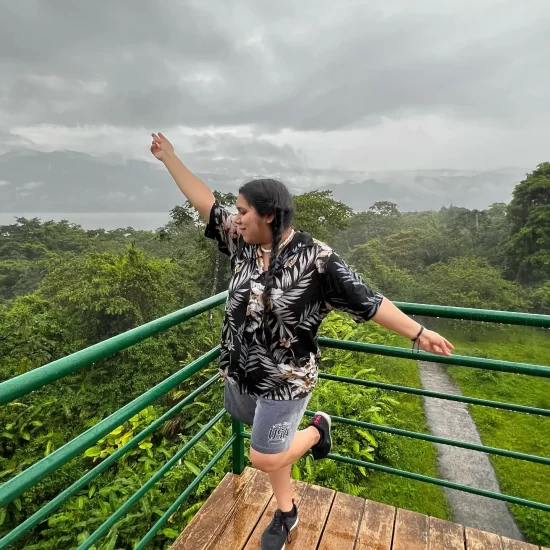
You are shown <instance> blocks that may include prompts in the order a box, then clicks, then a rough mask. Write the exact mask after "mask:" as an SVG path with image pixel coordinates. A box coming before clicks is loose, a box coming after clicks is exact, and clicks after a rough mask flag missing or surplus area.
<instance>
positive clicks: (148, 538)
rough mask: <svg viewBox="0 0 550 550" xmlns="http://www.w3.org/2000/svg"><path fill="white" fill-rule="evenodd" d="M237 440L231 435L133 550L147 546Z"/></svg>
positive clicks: (139, 549) (140, 549)
mask: <svg viewBox="0 0 550 550" xmlns="http://www.w3.org/2000/svg"><path fill="white" fill-rule="evenodd" d="M235 439H237V436H236V435H232V436H231V437H230V438H229V439H228V440H227V442H226V443H225V445H224V446H223V447H222V448H221V449H220V450H219V451H218V452H217V453H216V454H215V455H214V456H213V457H212V460H210V462H209V463H208V464H207V465H206V466H205V467H204V469H203V470H202V472H201V473H200V474H199V475H198V476H197V477H196V478H195V479H194V480H193V481H192V482H191V483H190V484H189V486H188V487H187V489H185V491H184V492H183V493H182V494H181V495H180V496H179V497H178V498H177V499H176V500H175V501H174V503H173V504H172V505H171V506H170V508H168V510H166V512H164V514H163V515H162V516H161V517H160V518H159V519H158V521H157V522H156V523H155V525H153V527H151V529H150V530H149V531H148V532H147V534H146V535H145V536H144V537H143V538H142V539H141V540H140V541H139V544H137V546H135V547H134V550H142V549H143V548H145V547H146V546H147V544H148V543H149V542H150V541H151V539H152V538H153V537H154V536H155V534H156V532H157V531H158V530H159V529H160V528H161V527H162V526H163V525H164V524H165V523H166V522H167V521H168V520H169V519H170V517H171V516H172V514H174V513H175V512H176V511H177V509H178V508H179V507H180V506H181V505H182V504H183V503H184V502H185V500H186V499H187V498H189V495H190V494H191V493H192V492H193V491H194V490H195V489H196V487H197V485H198V484H199V483H200V482H201V481H202V480H203V478H204V477H205V476H206V474H208V472H210V470H212V468H213V467H214V466H215V464H216V462H218V460H220V458H221V457H222V456H223V455H224V454H225V453H226V452H227V450H228V449H229V448H230V447H231V445H232V444H233V441H235Z"/></svg>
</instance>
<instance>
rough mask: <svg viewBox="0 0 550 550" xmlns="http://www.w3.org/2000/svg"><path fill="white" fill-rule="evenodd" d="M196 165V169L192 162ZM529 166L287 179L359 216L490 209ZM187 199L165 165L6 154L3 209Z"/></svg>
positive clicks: (221, 186)
mask: <svg viewBox="0 0 550 550" xmlns="http://www.w3.org/2000/svg"><path fill="white" fill-rule="evenodd" d="M216 162H217V161H216V160H215V159H213V160H212V169H211V170H197V174H198V175H199V176H200V177H201V178H202V179H203V180H204V181H205V182H207V183H208V185H209V186H210V187H212V188H214V189H217V190H218V191H221V192H229V191H231V192H233V193H236V192H237V190H238V187H239V185H240V184H242V183H243V182H245V181H247V180H248V179H250V175H249V174H248V173H246V171H245V170H244V168H243V169H242V170H239V169H238V168H233V169H232V170H227V169H223V170H220V169H219V167H218V166H216ZM190 168H191V169H192V170H193V166H192V164H191V165H190ZM528 171H529V170H528V169H525V168H517V167H512V168H501V169H496V170H492V171H483V172H481V171H472V170H408V171H385V172H358V171H345V170H330V171H322V170H310V171H308V170H307V169H304V168H303V167H302V168H301V170H300V173H299V174H296V177H295V181H298V182H299V186H297V185H296V184H294V185H293V172H292V167H288V169H287V170H285V172H284V173H273V174H271V175H272V176H273V177H280V178H281V179H283V181H285V182H286V183H287V185H288V186H289V187H290V188H291V190H292V191H293V192H295V193H300V192H305V191H309V190H311V189H315V188H319V189H330V190H332V192H333V195H334V197H335V198H336V199H337V200H340V201H342V202H344V203H346V204H348V205H349V206H351V207H352V208H353V209H354V210H355V211H362V210H366V209H368V208H369V206H371V205H372V204H373V203H374V202H376V201H391V202H394V203H396V204H397V205H398V207H399V209H400V210H401V211H418V210H429V209H438V208H440V207H442V206H448V205H451V204H453V205H456V206H464V207H467V208H480V209H481V208H486V207H487V206H489V205H490V204H492V203H495V202H509V200H510V198H511V193H512V190H513V189H514V187H515V185H517V184H518V183H519V182H520V181H521V180H522V179H523V178H524V177H525V174H526V173H527V172H528ZM182 202H183V198H182V195H181V193H180V192H179V190H178V189H177V187H176V186H175V185H174V183H173V182H172V179H171V177H170V175H169V174H168V173H167V172H166V170H165V169H164V168H163V167H162V165H161V164H160V163H158V164H156V163H154V162H147V161H143V160H124V159H122V158H119V157H116V156H108V157H95V156H91V155H87V154H84V153H76V152H72V151H54V152H40V151H34V150H31V149H22V150H19V151H13V152H10V153H5V154H3V155H0V212H2V213H15V214H17V213H19V212H26V213H32V212H40V213H48V212H72V213H90V212H168V211H169V210H170V209H171V208H173V207H174V206H175V205H176V204H181V203H182Z"/></svg>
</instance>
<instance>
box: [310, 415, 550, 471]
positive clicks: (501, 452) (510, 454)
mask: <svg viewBox="0 0 550 550" xmlns="http://www.w3.org/2000/svg"><path fill="white" fill-rule="evenodd" d="M305 414H306V415H307V416H315V413H314V412H313V411H306V412H305ZM330 417H331V418H332V420H334V422H338V423H340V424H348V425H349V426H357V427H358V428H367V429H369V430H375V431H377V432H385V433H389V434H393V435H400V436H404V437H410V438H411V439H419V440H421V441H429V442H431V443H439V444H442V445H450V446H452V447H460V448H462V449H470V450H471V451H479V452H481V453H489V454H493V455H498V456H505V457H507V458H515V459H518V460H525V461H527V462H536V463H537V464H546V465H550V458H546V457H544V456H537V455H530V454H526V453H519V452H517V451H508V450H507V449H499V448H496V447H487V446H486V445H478V444H477V443H467V442H466V441H458V440H456V439H446V438H444V437H438V436H436V435H429V434H423V433H420V432H410V431H409V430H401V429H399V428H392V427H390V426H381V425H380V424H373V423H372V422H363V421H361V420H352V419H350V418H344V417H342V416H333V415H330Z"/></svg>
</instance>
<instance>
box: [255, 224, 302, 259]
mask: <svg viewBox="0 0 550 550" xmlns="http://www.w3.org/2000/svg"><path fill="white" fill-rule="evenodd" d="M294 233H295V231H294V229H291V230H290V233H289V234H288V237H287V238H286V239H285V240H284V241H283V242H282V243H281V244H280V245H279V251H281V250H282V249H283V248H284V247H285V246H286V245H287V244H288V243H289V242H290V241H291V240H292V237H294ZM260 250H261V251H262V252H265V253H266V254H271V248H264V247H263V246H260Z"/></svg>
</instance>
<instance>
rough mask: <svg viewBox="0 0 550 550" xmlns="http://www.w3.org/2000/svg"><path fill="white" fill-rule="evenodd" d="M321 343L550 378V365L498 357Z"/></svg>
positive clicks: (329, 341) (331, 341)
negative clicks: (488, 357)
mask: <svg viewBox="0 0 550 550" xmlns="http://www.w3.org/2000/svg"><path fill="white" fill-rule="evenodd" d="M319 344H320V345H321V346H325V347H327V348H335V349H343V350H347V351H358V352H363V353H372V354H374V355H385V356H388V357H398V358H400V359H413V360H414V361H429V362H431V363H442V364H446V365H454V366H460V367H471V368H476V369H485V370H495V371H500V372H511V373H515V374H526V375H529V376H542V377H544V378H550V367H544V366H541V365H530V364H527V363H514V362H511V361H499V360H496V359H482V358H479V357H469V356H465V355H451V356H450V357H448V356H445V355H436V354H434V353H426V352H425V351H413V350H411V349H405V348H399V347H396V346H383V345H381V344H367V343H364V342H353V341H350V340H336V339H334V338H325V337H319Z"/></svg>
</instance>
